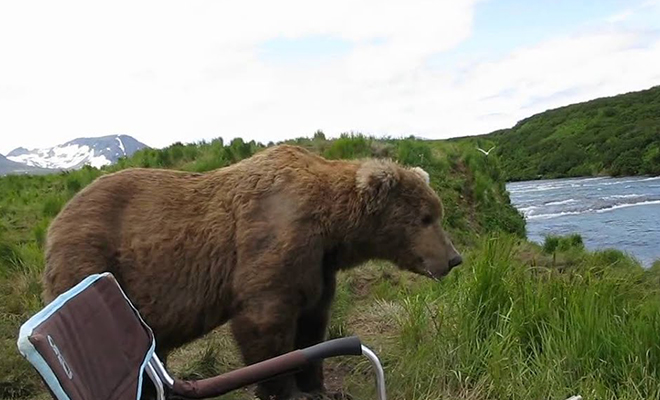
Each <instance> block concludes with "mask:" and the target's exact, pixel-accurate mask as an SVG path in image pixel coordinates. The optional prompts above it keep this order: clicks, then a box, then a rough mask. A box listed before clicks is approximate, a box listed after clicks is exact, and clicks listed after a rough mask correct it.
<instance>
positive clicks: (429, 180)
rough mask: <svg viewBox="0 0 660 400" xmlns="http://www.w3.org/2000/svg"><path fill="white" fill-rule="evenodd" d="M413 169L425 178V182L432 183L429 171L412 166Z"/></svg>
mask: <svg viewBox="0 0 660 400" xmlns="http://www.w3.org/2000/svg"><path fill="white" fill-rule="evenodd" d="M411 170H412V171H413V172H414V173H416V174H417V175H419V176H420V177H421V178H422V179H424V182H426V184H427V185H430V184H431V177H430V176H429V173H428V172H426V171H424V170H423V169H422V168H420V167H413V168H411Z"/></svg>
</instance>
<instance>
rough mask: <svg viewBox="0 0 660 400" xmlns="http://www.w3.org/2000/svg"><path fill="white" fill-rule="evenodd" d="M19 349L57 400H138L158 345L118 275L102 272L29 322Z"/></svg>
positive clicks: (78, 285) (58, 299) (21, 332)
mask: <svg viewBox="0 0 660 400" xmlns="http://www.w3.org/2000/svg"><path fill="white" fill-rule="evenodd" d="M17 345H18V349H19V351H20V353H21V354H22V355H23V357H25V358H26V359H27V360H28V361H29V362H30V363H31V364H32V365H33V366H34V368H35V369H36V370H37V371H38V372H39V374H40V375H41V378H42V379H43V381H44V382H45V383H46V385H47V386H48V388H49V391H50V393H51V395H53V396H54V397H55V398H56V399H58V400H91V399H94V400H137V399H139V398H140V395H141V390H142V381H143V379H144V376H145V367H146V364H147V363H148V362H149V360H150V359H151V357H152V355H153V353H154V350H155V346H156V342H155V339H154V335H153V332H152V330H151V328H149V326H148V325H147V324H146V323H145V322H144V320H143V319H142V318H141V317H140V315H139V313H138V311H137V309H136V308H135V307H134V306H133V304H132V303H131V302H130V300H129V299H128V297H127V296H126V294H125V293H124V291H123V290H122V289H121V287H120V286H119V284H118V282H117V281H116V280H115V278H114V276H113V275H112V274H111V273H102V274H94V275H90V276H88V277H87V278H85V279H84V280H83V281H81V282H80V283H78V284H77V285H76V286H74V287H73V288H71V289H69V290H68V291H66V292H65V293H62V294H61V295H60V296H58V297H57V298H56V299H55V300H53V301H52V302H51V303H50V304H48V305H47V306H46V307H44V308H43V309H42V310H41V311H39V312H38V313H37V314H35V315H34V316H33V317H32V318H30V319H29V320H28V321H26V322H25V323H24V324H23V325H22V326H21V329H20V332H19V338H18V342H17Z"/></svg>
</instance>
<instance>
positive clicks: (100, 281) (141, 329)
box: [17, 273, 386, 400]
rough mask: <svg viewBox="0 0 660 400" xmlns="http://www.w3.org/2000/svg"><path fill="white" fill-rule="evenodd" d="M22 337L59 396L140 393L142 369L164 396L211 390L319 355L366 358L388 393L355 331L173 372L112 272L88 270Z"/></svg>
mask: <svg viewBox="0 0 660 400" xmlns="http://www.w3.org/2000/svg"><path fill="white" fill-rule="evenodd" d="M17 344H18V349H19V351H20V352H21V354H22V355H23V356H24V357H25V358H26V359H27V360H28V361H29V362H30V363H31V364H32V365H33V367H34V368H35V369H36V370H37V371H38V372H39V374H40V376H41V378H42V380H43V381H44V382H45V384H46V386H47V387H48V390H49V392H50V394H51V395H52V396H53V398H54V399H58V400H137V399H140V396H141V391H142V382H143V379H144V374H145V372H146V374H147V376H148V377H149V378H150V379H151V381H152V382H153V383H154V386H155V388H156V395H157V398H158V399H159V400H163V399H165V395H166V392H168V393H173V394H176V395H178V396H183V397H188V398H198V399H201V398H209V397H215V396H219V395H222V394H225V393H227V392H230V391H232V390H235V389H238V388H241V387H245V386H248V385H251V384H254V383H258V382H261V381H263V380H267V379H270V378H273V377H276V376H281V375H286V374H292V373H295V372H297V371H299V370H300V369H301V368H302V367H304V366H306V365H308V364H309V363H311V362H313V361H315V360H321V359H324V358H329V357H336V356H344V355H346V356H348V355H364V356H366V357H367V358H368V359H369V361H370V362H371V364H372V366H373V367H374V368H375V371H376V383H377V393H378V397H379V399H380V400H385V398H386V395H385V377H384V373H383V369H382V367H381V364H380V361H379V359H378V357H377V356H376V355H375V354H374V353H373V352H372V351H371V350H370V349H369V348H367V347H366V346H364V345H362V344H361V343H360V340H359V338H357V337H355V336H353V337H348V338H341V339H334V340H329V341H326V342H323V343H320V344H317V345H314V346H311V347H308V348H305V349H300V350H295V351H292V352H290V353H286V354H283V355H280V356H278V357H275V358H271V359H268V360H265V361H262V362H260V363H256V364H252V365H249V366H246V367H243V368H240V369H237V370H234V371H230V372H228V373H225V374H222V375H219V376H216V377H213V378H208V379H202V380H198V381H185V380H179V379H177V378H174V377H172V376H171V375H170V374H169V373H168V372H167V370H166V369H165V367H164V366H163V364H162V363H161V362H160V360H159V359H158V357H157V356H156V353H155V348H156V342H155V339H154V335H153V332H152V330H151V328H150V327H149V326H148V325H147V324H146V323H145V322H144V320H143V319H142V318H141V317H140V314H139V312H138V311H137V309H136V308H135V307H134V306H133V304H132V303H131V302H130V300H129V299H128V297H127V296H126V294H125V293H124V291H123V290H122V289H121V287H120V286H119V284H118V283H117V281H116V280H115V278H114V277H113V276H112V274H110V273H103V274H94V275H91V276H89V277H87V278H86V279H84V280H83V281H81V282H80V283H78V284H77V285H76V286H74V287H73V288H71V289H70V290H68V291H67V292H65V293H63V294H61V295H60V296H59V297H57V298H56V299H55V300H54V301H53V302H51V303H50V304H48V305H47V306H46V307H44V308H43V309H42V310H41V311H39V312H38V313H37V314H35V315H34V316H33V317H32V318H30V319H29V320H28V321H26V322H25V323H24V324H23V325H22V326H21V329H20V333H19V339H18V343H17Z"/></svg>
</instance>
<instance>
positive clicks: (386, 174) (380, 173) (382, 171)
mask: <svg viewBox="0 0 660 400" xmlns="http://www.w3.org/2000/svg"><path fill="white" fill-rule="evenodd" d="M399 179H400V174H399V170H398V168H397V167H396V165H394V163H392V162H390V161H384V160H378V159H371V160H367V161H364V162H362V164H361V165H360V168H358V170H357V173H356V176H355V183H356V186H357V189H358V192H359V193H360V194H361V197H362V199H363V201H364V203H365V204H364V205H365V207H366V210H367V212H368V213H373V212H375V211H377V210H379V209H380V208H382V207H383V206H384V204H385V202H386V201H387V197H388V195H389V194H390V192H391V190H392V188H394V187H395V186H396V185H397V184H398V183H399Z"/></svg>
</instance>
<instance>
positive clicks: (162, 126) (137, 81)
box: [0, 0, 660, 153]
mask: <svg viewBox="0 0 660 400" xmlns="http://www.w3.org/2000/svg"><path fill="white" fill-rule="evenodd" d="M228 4H229V3H227V2H211V1H207V2H185V3H184V2H177V3H174V2H165V1H158V2H127V1H115V2H112V3H105V4H104V5H99V3H91V2H82V1H81V2H45V1H44V2H38V4H35V3H34V2H3V3H1V4H0V54H2V58H3V62H2V63H0V113H2V117H0V132H1V135H2V141H1V142H0V153H6V152H7V151H9V150H11V149H12V148H14V147H17V146H25V147H35V146H52V145H55V144H58V143H61V142H64V141H66V140H70V139H72V138H74V137H79V136H86V135H90V136H94V135H102V134H113V133H126V134H131V135H134V136H135V137H136V138H138V139H140V140H143V141H144V142H146V143H147V144H150V145H154V146H163V145H167V144H169V143H171V142H174V141H177V140H180V141H184V142H186V141H193V140H198V139H201V138H206V139H209V138H213V137H217V136H223V137H225V138H226V139H229V138H232V137H236V136H241V137H244V138H248V139H256V140H259V141H262V142H268V141H270V140H273V141H276V140H280V139H283V138H290V137H295V136H300V135H311V134H312V133H313V131H314V130H316V129H323V130H324V131H325V132H326V133H327V134H331V135H335V134H338V133H340V132H343V131H349V130H355V131H363V132H365V133H374V134H390V135H396V136H399V135H408V134H417V135H422V136H426V137H448V136H450V135H464V134H473V133H483V132H487V131H490V130H493V129H498V128H502V127H506V126H510V125H511V124H513V123H515V122H516V121H517V120H518V119H520V118H523V117H526V116H528V115H529V114H531V113H533V112H537V111H543V110H544V109H546V108H548V107H552V106H558V105H563V104H566V103H567V102H572V101H579V100H586V99H588V98H592V97H595V96H601V95H608V94H614V93H617V92H621V91H628V90H636V89H642V88H645V87H648V86H650V85H651V84H654V83H655V84H657V83H660V75H659V73H658V72H656V70H657V68H655V69H654V66H657V65H659V62H660V42H659V41H658V37H657V36H652V35H651V36H648V35H646V36H645V34H644V32H641V31H635V30H630V29H629V30H623V29H622V28H618V27H617V26H616V25H615V28H616V29H612V30H609V31H595V32H587V33H581V34H577V35H573V36H566V37H563V38H556V39H554V40H552V41H548V42H544V43H539V44H537V45H536V46H534V47H531V48H526V49H518V50H517V51H515V52H513V53H511V54H503V55H502V56H501V58H500V59H498V60H491V61H489V62H480V63H476V64H468V65H467V66H465V65H463V66H461V69H460V70H459V69H458V68H457V67H446V68H442V69H430V68H429V67H427V66H425V60H426V58H427V57H429V56H431V55H433V54H436V53H438V52H442V51H444V50H448V49H451V48H453V47H455V46H458V45H460V43H461V42H462V41H463V40H465V39H466V38H467V37H468V36H469V35H470V33H471V30H472V23H473V21H472V20H473V8H474V7H475V2H474V1H462V2H455V1H450V0H442V1H425V0H415V1H408V2H395V1H375V0H368V1H362V2H349V1H347V0H341V1H335V2H311V1H299V0H288V1H281V2H267V1H244V2H233V3H231V6H228ZM626 21H627V22H629V18H626ZM305 35H325V36H333V37H337V38H339V39H342V40H346V41H349V42H350V43H352V46H353V47H352V49H351V50H350V52H349V53H348V54H346V55H345V56H343V57H339V58H334V59H330V60H329V61H327V62H325V63H324V64H320V65H318V64H313V66H309V65H307V64H299V65H296V64H291V63H285V64H280V63H268V62H266V61H265V60H263V59H261V58H259V52H258V49H259V46H260V45H261V44H262V43H264V42H265V41H267V40H270V39H274V38H278V37H284V38H297V37H303V36H305Z"/></svg>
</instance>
